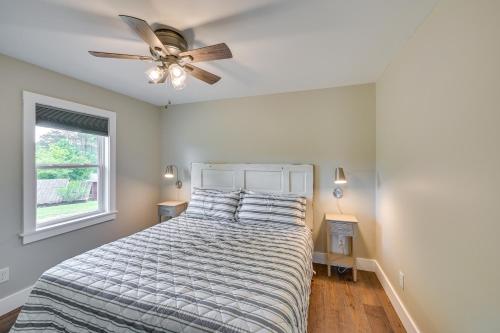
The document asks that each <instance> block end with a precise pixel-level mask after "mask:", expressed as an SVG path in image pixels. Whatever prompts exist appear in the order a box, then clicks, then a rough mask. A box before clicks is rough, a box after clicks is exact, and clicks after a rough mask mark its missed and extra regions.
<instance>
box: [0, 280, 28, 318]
mask: <svg viewBox="0 0 500 333" xmlns="http://www.w3.org/2000/svg"><path fill="white" fill-rule="evenodd" d="M32 288H33V286H29V287H28V288H24V289H21V290H19V291H17V292H15V293H13V294H11V295H9V296H7V297H4V298H2V299H0V316H2V315H4V314H6V313H8V312H10V311H12V310H14V309H17V308H18V307H20V306H22V305H24V303H26V300H28V296H29V295H30V292H31V289H32Z"/></svg>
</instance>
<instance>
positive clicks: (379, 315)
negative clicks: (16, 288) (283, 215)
mask: <svg viewBox="0 0 500 333" xmlns="http://www.w3.org/2000/svg"><path fill="white" fill-rule="evenodd" d="M314 269H315V270H316V273H317V274H316V275H315V276H314V279H313V282H312V292H311V300H310V303H309V325H308V332H309V333H336V332H342V333H344V332H363V333H364V332H367V333H370V332H372V333H385V332H395V333H396V332H405V329H404V328H403V325H402V324H401V321H400V320H399V318H398V316H397V314H396V312H395V311H394V308H393V307H392V305H391V303H390V302H389V298H387V295H386V294H385V292H384V289H383V288H382V285H381V284H380V282H379V281H378V279H377V276H376V275H375V273H372V272H365V271H358V282H356V283H354V282H352V281H351V274H350V272H349V273H345V274H342V275H339V274H336V273H333V271H334V270H333V269H332V276H331V277H328V275H327V272H326V266H324V265H314ZM18 313H19V309H17V310H14V311H11V312H9V313H7V314H5V315H3V316H2V317H0V333H4V332H8V331H9V329H10V327H11V326H12V325H13V324H14V321H15V320H16V318H17V315H18Z"/></svg>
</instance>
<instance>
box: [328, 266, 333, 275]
mask: <svg viewBox="0 0 500 333" xmlns="http://www.w3.org/2000/svg"><path fill="white" fill-rule="evenodd" d="M328 276H332V266H330V265H328Z"/></svg>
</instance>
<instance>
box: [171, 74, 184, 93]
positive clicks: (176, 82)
mask: <svg viewBox="0 0 500 333" xmlns="http://www.w3.org/2000/svg"><path fill="white" fill-rule="evenodd" d="M170 82H171V83H172V87H174V89H175V90H182V89H184V88H186V77H185V76H184V77H180V78H170Z"/></svg>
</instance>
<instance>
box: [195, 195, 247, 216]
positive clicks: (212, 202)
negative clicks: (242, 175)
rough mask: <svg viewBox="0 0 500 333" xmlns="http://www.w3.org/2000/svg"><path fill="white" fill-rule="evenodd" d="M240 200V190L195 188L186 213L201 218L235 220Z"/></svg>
mask: <svg viewBox="0 0 500 333" xmlns="http://www.w3.org/2000/svg"><path fill="white" fill-rule="evenodd" d="M239 201H240V191H231V192H223V191H219V190H214V189H201V188H195V189H194V190H193V193H192V194H191V201H190V202H189V205H188V208H187V209H186V215H187V216H189V217H194V218H201V219H213V220H234V219H235V213H236V209H237V208H238V203H239Z"/></svg>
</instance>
